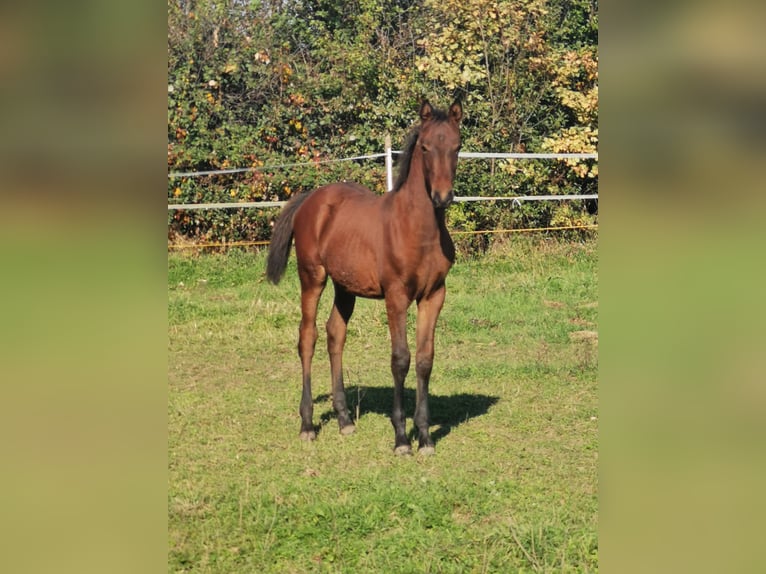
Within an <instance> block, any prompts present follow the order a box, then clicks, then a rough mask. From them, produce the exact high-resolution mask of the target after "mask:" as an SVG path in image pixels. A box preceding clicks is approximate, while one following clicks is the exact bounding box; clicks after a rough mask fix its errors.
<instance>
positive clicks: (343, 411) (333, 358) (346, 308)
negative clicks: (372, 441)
mask: <svg viewBox="0 0 766 574" xmlns="http://www.w3.org/2000/svg"><path fill="white" fill-rule="evenodd" d="M355 303H356V297H355V296H354V295H352V294H350V293H349V292H348V291H346V290H345V289H343V287H341V286H340V285H338V284H337V283H335V303H334V304H333V307H332V312H331V313H330V318H329V319H328V320H327V352H328V353H329V355H330V371H331V377H332V406H333V408H334V409H335V412H336V413H337V414H338V425H339V426H340V432H341V434H351V433H352V432H354V430H356V427H355V426H354V423H353V422H351V417H350V416H349V413H348V407H347V406H346V389H345V387H344V386H343V345H344V344H345V343H346V330H347V327H348V320H349V319H350V318H351V314H352V313H353V312H354V304H355Z"/></svg>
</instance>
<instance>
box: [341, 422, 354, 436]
mask: <svg viewBox="0 0 766 574" xmlns="http://www.w3.org/2000/svg"><path fill="white" fill-rule="evenodd" d="M355 431H356V427H355V426H354V425H353V424H350V425H346V426H344V427H341V429H340V434H342V435H343V436H346V435H350V434H354V432H355Z"/></svg>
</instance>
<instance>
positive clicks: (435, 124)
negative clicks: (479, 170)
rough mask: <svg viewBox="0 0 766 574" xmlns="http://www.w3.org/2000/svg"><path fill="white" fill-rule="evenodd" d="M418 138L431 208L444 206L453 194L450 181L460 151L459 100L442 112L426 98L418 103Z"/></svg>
mask: <svg viewBox="0 0 766 574" xmlns="http://www.w3.org/2000/svg"><path fill="white" fill-rule="evenodd" d="M420 119H421V121H422V123H421V125H420V130H419V136H418V141H417V143H416V144H415V145H417V146H420V150H421V151H422V153H423V173H424V175H425V180H426V190H427V191H428V194H429V195H430V196H431V201H432V202H433V204H434V207H436V208H437V209H438V208H444V207H447V206H448V205H449V204H450V203H452V200H453V199H454V197H455V195H454V193H453V191H452V183H453V181H454V180H455V169H456V168H457V154H458V151H459V150H460V120H461V119H463V107H462V106H461V105H460V102H457V101H456V102H455V103H453V104H452V105H451V106H450V108H449V111H448V112H447V113H446V114H445V113H444V112H442V111H440V110H435V109H434V108H433V107H431V104H429V103H428V101H425V100H424V101H423V103H422V104H421V105H420Z"/></svg>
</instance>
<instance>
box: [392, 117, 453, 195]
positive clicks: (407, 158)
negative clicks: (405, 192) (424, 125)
mask: <svg viewBox="0 0 766 574" xmlns="http://www.w3.org/2000/svg"><path fill="white" fill-rule="evenodd" d="M448 119H449V116H448V115H447V113H446V112H445V111H443V110H437V109H436V108H433V110H432V112H431V120H432V121H435V122H446V121H447V120H448ZM420 125H421V124H418V125H416V126H415V127H414V128H412V130H411V131H410V133H409V134H408V135H407V139H406V141H405V143H404V150H402V153H401V155H400V156H399V158H398V159H397V160H396V165H397V166H398V168H399V172H398V173H397V175H396V183H394V189H393V191H399V189H401V187H402V186H403V185H404V182H405V181H407V177H408V176H409V175H410V163H411V162H412V152H413V151H414V150H415V144H416V143H417V141H418V136H419V135H420Z"/></svg>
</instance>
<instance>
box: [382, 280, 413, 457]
mask: <svg viewBox="0 0 766 574" xmlns="http://www.w3.org/2000/svg"><path fill="white" fill-rule="evenodd" d="M409 306H410V301H409V300H408V299H407V298H406V297H394V296H392V295H388V296H387V297H386V313H387V315H388V329H389V331H390V332H391V374H392V375H393V376H394V406H393V409H392V410H391V424H392V425H393V426H394V452H395V453H396V454H411V453H412V446H411V445H410V441H409V439H408V438H407V432H406V426H405V417H404V379H405V378H406V377H407V372H408V371H409V369H410V349H409V347H408V346H407V308H408V307H409Z"/></svg>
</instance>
